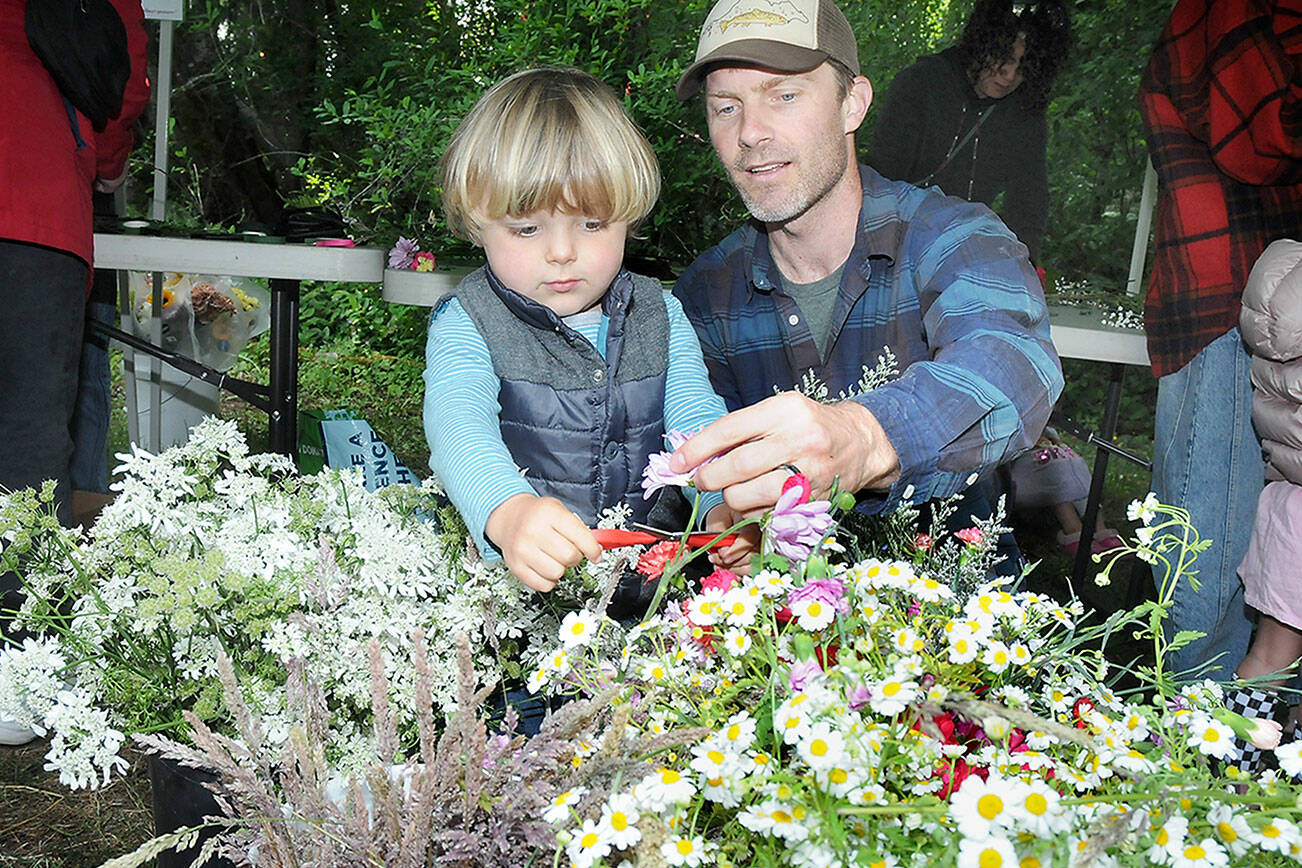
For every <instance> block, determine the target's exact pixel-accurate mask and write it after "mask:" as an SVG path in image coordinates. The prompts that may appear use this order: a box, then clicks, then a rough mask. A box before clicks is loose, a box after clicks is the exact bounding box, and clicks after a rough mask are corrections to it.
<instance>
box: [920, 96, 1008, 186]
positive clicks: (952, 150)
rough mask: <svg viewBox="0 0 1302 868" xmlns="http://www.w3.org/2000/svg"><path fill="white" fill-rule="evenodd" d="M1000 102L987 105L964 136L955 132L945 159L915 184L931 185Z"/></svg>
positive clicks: (965, 109)
mask: <svg viewBox="0 0 1302 868" xmlns="http://www.w3.org/2000/svg"><path fill="white" fill-rule="evenodd" d="M998 104H999V103H991V104H990V105H988V106H986V109H985V111H983V112H981V114H980V115H978V116H977V119H976V123H974V124H973V125H972V128H971V129H969V130H968V131H967V133H966V134H965V135H964V136H963V138H961V139H960V138H959V137H958V133H954V142H953V143H952V144H951V145H950V146H949V153H947V154H946V155H945V159H943V160H941V161H940V165H939V166H937V167H936V168H934V169H932V170H931V173H930V174H928V175H927V177H925V178H923V179H922V180H920V181H917V182H915V184H914V186H917V187H927V186H930V184H931V182H932V181H934V180H935V178H936V176H937V175H939V174H940V173H941V172H943V171H945V167H946V166H948V165H949V162H950V160H952V159H954V155H955V154H957V153H958V152H959V151H961V150H963V148H964V146H966V145H967V143H968V142H970V141H971V140H972V137H973V136H974V135H976V131H977V130H979V129H980V128H981V124H982V123H984V122H985V119H986V118H988V117H990V113H991V112H992V111H994V110H995V106H997V105H998ZM963 111H964V112H966V111H967V108H966V106H965V107H964V109H963Z"/></svg>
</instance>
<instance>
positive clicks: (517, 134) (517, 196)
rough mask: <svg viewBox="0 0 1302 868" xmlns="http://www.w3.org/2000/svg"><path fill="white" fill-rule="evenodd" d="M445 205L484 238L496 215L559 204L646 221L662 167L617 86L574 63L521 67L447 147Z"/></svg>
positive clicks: (469, 232)
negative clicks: (483, 232)
mask: <svg viewBox="0 0 1302 868" xmlns="http://www.w3.org/2000/svg"><path fill="white" fill-rule="evenodd" d="M442 168H443V209H444V213H445V215H446V217H447V221H448V225H449V226H450V227H451V229H452V231H453V232H455V233H457V234H458V235H460V236H462V237H463V238H468V239H470V240H471V241H473V242H475V243H476V244H477V243H479V240H480V229H481V228H482V227H483V225H484V223H485V222H486V221H489V220H499V219H501V218H502V217H505V216H508V215H510V216H513V217H519V216H523V215H526V214H533V213H536V212H539V211H542V212H551V211H553V210H557V211H560V212H562V213H567V214H583V215H586V216H590V217H595V218H598V219H601V220H610V221H628V222H629V223H630V224H631V226H633V227H636V225H637V224H638V222H640V221H641V220H642V219H643V218H644V217H646V215H647V214H649V213H650V211H651V208H652V206H653V205H655V201H656V197H657V196H658V195H659V194H660V167H659V165H658V164H657V163H656V157H655V153H654V152H653V151H652V150H651V145H650V143H648V142H647V140H646V137H645V136H643V135H642V133H641V132H640V131H639V130H638V128H637V127H636V126H635V125H634V124H633V122H632V121H631V120H630V119H629V117H628V115H626V114H625V113H624V109H623V106H622V105H620V102H619V100H618V99H617V98H616V96H615V94H614V92H613V91H612V90H611V89H610V88H609V87H607V86H606V85H604V84H602V83H601V82H600V81H598V80H597V79H596V78H594V77H593V76H591V75H589V74H588V73H586V72H584V71H582V70H579V69H572V68H568V67H546V68H540V69H530V70H526V71H524V72H517V73H516V74H515V75H512V76H510V77H509V78H506V79H503V80H502V81H500V82H498V83H497V84H495V85H493V87H491V88H489V90H488V91H487V92H486V93H485V94H484V95H483V96H482V97H480V99H479V102H477V103H476V104H475V107H474V108H473V109H471V111H470V114H468V115H467V116H466V118H465V120H464V121H462V122H461V126H460V127H458V128H457V131H456V133H455V134H454V135H453V136H452V141H451V142H450V143H449V144H448V148H447V151H446V152H445V153H444V154H443V166H442Z"/></svg>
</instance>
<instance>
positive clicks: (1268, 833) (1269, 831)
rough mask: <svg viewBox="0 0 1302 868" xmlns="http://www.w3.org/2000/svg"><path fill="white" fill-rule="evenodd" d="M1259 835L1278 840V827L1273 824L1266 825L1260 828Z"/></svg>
mask: <svg viewBox="0 0 1302 868" xmlns="http://www.w3.org/2000/svg"><path fill="white" fill-rule="evenodd" d="M1261 834H1262V836H1263V837H1266V838H1278V837H1279V826H1276V825H1275V824H1274V823H1268V824H1266V825H1265V826H1264V827H1262V830H1261Z"/></svg>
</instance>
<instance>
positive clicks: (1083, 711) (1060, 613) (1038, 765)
mask: <svg viewBox="0 0 1302 868" xmlns="http://www.w3.org/2000/svg"><path fill="white" fill-rule="evenodd" d="M796 487H798V486H796ZM793 490H794V488H793ZM784 499H785V500H789V501H791V502H790V503H786V504H785V505H784V502H783V501H781V500H780V501H779V504H778V506H777V507H776V508H775V511H774V513H773V514H771V515H770V516H769V517H768V518H767V519H766V520H765V532H766V544H765V554H764V555H763V556H762V562H761V563H760V564H758V566H759V567H760V568H759V569H756V570H754V571H753V575H751V576H749V577H739V576H735V575H733V574H731V573H727V572H724V571H716V572H714V573H713V574H711V575H710V576H708V577H706V578H705V579H704V580H703V581H701V582H700V583H699V585H696V584H692V583H683V582H682V581H681V578H679V577H675V567H674V563H675V562H674V560H673V559H672V558H671V559H670V561H669V569H668V570H667V571H666V576H667V577H668V578H669V579H670V580H671V581H677V582H678V587H679V588H680V592H679V594H678V595H677V596H676V597H675V596H673V595H671V597H670V601H669V603H668V605H667V606H666V608H665V609H664V610H663V611H661V612H659V613H658V614H656V615H655V616H654V617H651V618H649V619H648V620H647V621H645V622H644V623H642V624H641V625H639V626H637V627H635V628H634V629H633V630H632V631H631V632H630V633H628V634H627V635H626V636H625V635H622V634H621V633H620V632H619V631H618V628H617V625H615V624H614V623H613V622H610V621H608V620H606V619H603V618H602V616H601V615H600V613H599V611H591V612H587V613H582V614H573V615H571V616H570V617H571V622H570V623H569V624H568V625H567V628H566V629H562V630H561V632H560V634H559V637H560V644H559V645H558V646H557V647H556V648H555V649H554V650H552V651H551V652H548V653H545V654H543V655H542V656H541V657H540V659H539V660H538V662H537V665H536V667H535V669H534V671H533V673H532V674H531V678H530V683H531V685H533V686H534V687H535V688H537V689H540V690H543V691H556V692H559V693H565V692H571V693H572V692H574V691H578V692H580V693H583V694H587V695H595V694H598V693H599V692H601V691H607V692H608V691H610V690H611V689H612V688H615V689H617V693H616V704H622V705H624V706H626V707H627V708H628V709H630V711H629V713H628V715H627V716H626V720H627V726H628V727H630V728H631V729H630V731H632V732H636V733H638V734H639V735H640V737H642V738H644V739H646V742H645V743H646V744H648V745H655V744H657V740H658V739H663V738H664V737H665V736H666V735H667V734H673V733H675V732H680V731H686V730H691V729H695V728H704V729H703V732H704V733H705V735H704V736H703V737H700V738H698V739H695V740H694V741H692V742H691V743H688V744H686V745H682V744H678V745H677V746H675V747H672V748H663V749H659V750H656V749H648V751H647V752H646V756H645V757H642V758H643V759H645V760H649V761H650V762H651V763H653V764H654V771H652V772H650V773H647V774H644V775H642V776H640V777H636V778H631V779H624V780H621V781H619V782H617V783H616V785H614V786H613V787H611V788H609V789H605V790H602V789H599V788H592V787H588V788H578V789H573V790H567V791H565V792H562V793H560V794H558V795H557V796H556V797H555V799H554V801H553V803H552V807H551V809H549V811H548V812H547V815H546V818H547V819H548V820H549V821H550V822H551V823H552V824H553V828H554V829H555V830H556V833H557V840H558V845H557V854H558V857H560V861H561V863H562V864H570V865H573V866H576V868H592V866H612V868H614V866H643V865H656V866H660V865H671V866H702V865H718V866H746V865H765V866H777V865H793V866H807V868H826V866H841V865H847V866H848V865H855V866H952V865H957V866H961V868H1008V866H1017V868H1033V866H1050V865H1055V866H1082V868H1084V866H1091V865H1093V866H1113V865H1134V866H1140V865H1145V866H1146V865H1170V866H1180V868H1194V866H1199V868H1202V866H1209V868H1210V866H1224V865H1229V864H1236V865H1253V866H1256V865H1284V864H1296V863H1298V862H1300V861H1302V830H1300V829H1299V827H1298V813H1299V796H1298V792H1299V791H1298V788H1297V787H1296V786H1295V785H1294V784H1292V783H1291V782H1290V775H1297V774H1299V773H1302V756H1300V755H1299V747H1300V746H1302V743H1299V742H1292V743H1290V744H1286V745H1282V746H1280V747H1278V748H1277V749H1276V750H1275V755H1276V757H1277V761H1278V765H1279V767H1280V769H1281V770H1282V772H1275V771H1269V772H1265V773H1264V774H1261V775H1260V776H1259V777H1257V778H1256V779H1255V780H1248V779H1246V778H1244V777H1242V776H1238V775H1236V774H1235V772H1234V770H1233V768H1231V767H1229V766H1228V765H1227V764H1225V763H1224V761H1225V760H1228V759H1230V758H1232V757H1233V755H1234V754H1235V751H1236V739H1238V738H1239V737H1240V736H1244V737H1246V736H1250V735H1252V734H1253V732H1252V724H1253V723H1254V721H1250V720H1246V719H1244V718H1242V717H1239V716H1237V715H1234V714H1231V713H1229V712H1227V711H1226V709H1225V708H1224V706H1223V704H1222V701H1221V700H1222V696H1221V687H1220V686H1219V685H1217V684H1215V683H1213V682H1210V681H1185V682H1180V681H1178V680H1177V679H1176V678H1174V677H1173V676H1172V674H1171V673H1168V672H1165V671H1164V670H1163V668H1162V659H1163V656H1164V653H1165V652H1166V651H1167V650H1168V648H1169V647H1170V646H1169V645H1168V639H1167V637H1166V635H1165V634H1164V632H1163V629H1162V628H1163V623H1162V621H1163V617H1164V614H1165V612H1166V610H1167V609H1168V608H1169V604H1170V599H1171V597H1170V593H1171V590H1172V588H1173V587H1174V582H1175V581H1177V580H1180V579H1182V578H1185V579H1187V578H1188V576H1189V572H1190V571H1189V566H1190V563H1191V562H1192V556H1193V555H1194V554H1196V552H1197V551H1198V550H1199V549H1200V548H1201V546H1202V544H1201V543H1200V542H1199V541H1198V539H1197V535H1196V533H1194V532H1193V530H1192V528H1191V527H1190V526H1189V523H1188V516H1187V515H1185V514H1183V513H1182V512H1180V511H1179V510H1174V509H1170V508H1167V507H1164V506H1161V505H1160V504H1157V503H1156V502H1155V501H1154V500H1153V499H1152V498H1151V496H1150V498H1149V499H1148V500H1147V501H1145V502H1144V503H1142V504H1139V503H1137V504H1136V505H1135V506H1133V507H1132V513H1133V515H1134V517H1135V518H1136V520H1141V521H1142V522H1143V525H1144V529H1143V532H1142V533H1141V542H1140V544H1139V545H1138V546H1136V547H1134V548H1131V549H1128V550H1127V551H1130V552H1134V553H1138V554H1139V555H1140V556H1142V557H1144V558H1145V559H1146V560H1150V561H1153V562H1157V561H1163V562H1168V563H1169V566H1170V570H1169V572H1168V581H1167V582H1165V583H1164V587H1163V589H1162V592H1161V594H1160V597H1159V599H1158V600H1157V601H1154V602H1150V603H1147V604H1145V605H1144V606H1143V607H1141V608H1140V609H1139V610H1137V611H1135V612H1128V613H1118V614H1116V615H1114V616H1112V617H1110V618H1108V619H1107V620H1106V621H1104V622H1102V623H1096V624H1095V625H1094V626H1089V625H1088V624H1087V623H1085V620H1086V619H1085V618H1084V617H1083V616H1084V613H1083V610H1082V607H1081V606H1080V604H1079V603H1071V604H1067V605H1063V604H1060V603H1059V602H1057V601H1055V600H1052V599H1049V598H1047V597H1045V596H1041V595H1038V594H1034V593H1029V592H1026V591H1019V590H1017V589H1016V586H1015V585H1010V584H1006V583H1001V582H997V581H996V582H987V583H984V584H981V585H980V586H978V587H976V589H975V590H974V591H971V592H970V593H962V592H958V593H956V591H955V590H954V587H955V585H956V582H955V578H956V576H957V574H958V572H959V571H961V570H968V569H970V566H971V564H973V563H981V562H982V561H983V559H985V558H987V557H988V554H989V549H990V545H991V543H990V537H991V534H989V533H987V532H986V531H983V529H982V528H979V527H978V528H974V529H970V530H967V531H961V532H960V533H959V534H957V535H945V534H939V533H937V534H933V535H932V536H930V537H925V538H923V537H920V538H919V539H918V541H917V543H916V544H915V545H913V546H908V547H904V548H899V549H897V550H892V551H890V552H888V553H882V552H880V551H879V552H878V553H877V554H878V556H877V557H868V558H863V559H859V560H855V561H853V562H837V561H835V560H829V556H828V554H829V551H830V550H833V545H834V544H833V541H832V539H831V538H830V537H827V536H826V535H825V534H824V533H823V531H824V530H825V529H826V528H828V527H829V526H830V524H831V521H830V520H826V514H827V513H828V511H829V510H830V508H831V505H830V504H829V503H827V502H817V501H816V502H814V504H812V505H811V504H810V503H809V502H808V494H807V490H806V492H805V493H804V494H803V495H801V494H797V495H795V496H792V497H788V495H787V494H784ZM797 506H801V507H803V512H800V513H797V511H796V509H795V508H796V507H797ZM820 514H821V515H823V516H824V518H823V519H820V518H819V515H820ZM802 522H803V523H806V524H802ZM807 527H817V528H819V529H820V532H819V534H817V535H815V538H814V540H815V541H813V542H812V543H811V542H809V541H808V537H807V536H806V535H802V534H801V533H799V532H798V531H800V530H801V529H802V528H807ZM1159 531H1160V532H1159ZM799 540H805V542H803V543H802V542H799ZM1163 540H1165V542H1163ZM801 545H803V546H804V548H803V550H801V549H800V546H801ZM1116 554H1117V555H1120V554H1123V552H1117V553H1116ZM1109 567H1110V565H1109ZM1122 629H1125V630H1129V631H1137V632H1138V634H1139V635H1141V636H1147V637H1148V638H1149V639H1151V641H1152V643H1153V647H1154V658H1155V660H1156V665H1152V664H1149V665H1145V666H1142V667H1137V668H1136V669H1135V670H1134V671H1133V672H1132V673H1131V674H1132V675H1133V676H1134V678H1133V679H1131V681H1130V683H1131V684H1132V685H1133V684H1135V683H1138V685H1139V686H1138V687H1133V686H1132V687H1131V688H1129V689H1128V690H1125V691H1122V690H1121V689H1118V688H1117V687H1116V679H1115V678H1114V677H1112V675H1113V673H1111V672H1110V669H1109V665H1108V663H1107V661H1106V660H1105V658H1104V656H1103V655H1102V653H1100V651H1098V650H1097V649H1098V647H1099V646H1100V643H1102V642H1104V641H1106V640H1107V638H1108V637H1109V636H1112V635H1114V634H1115V633H1116V632H1117V631H1119V630H1122ZM1187 640H1188V637H1186V636H1179V637H1173V638H1172V639H1171V641H1172V642H1183V641H1187ZM1257 723H1259V722H1257ZM621 725H624V724H623V723H622V722H621ZM1277 735H1278V730H1277V729H1276V736H1277ZM601 738H602V736H601V734H600V733H599V732H593V733H592V734H591V735H590V737H589V739H588V741H587V742H582V743H584V744H595V743H599V742H600V741H601ZM636 741H637V739H636V737H635V738H634V743H636ZM1241 743H1242V742H1237V744H1241ZM583 755H584V752H583V751H582V750H579V751H578V752H577V753H576V756H577V759H576V762H582V761H583Z"/></svg>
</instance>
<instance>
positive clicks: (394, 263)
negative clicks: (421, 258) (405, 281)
mask: <svg viewBox="0 0 1302 868" xmlns="http://www.w3.org/2000/svg"><path fill="white" fill-rule="evenodd" d="M419 249H420V245H418V244H417V243H416V240H415V239H414V238H399V239H398V243H397V244H395V245H393V249H391V250H390V251H389V267H390V268H411V267H412V265H413V263H415V261H416V253H417V251H418V250H419Z"/></svg>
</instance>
